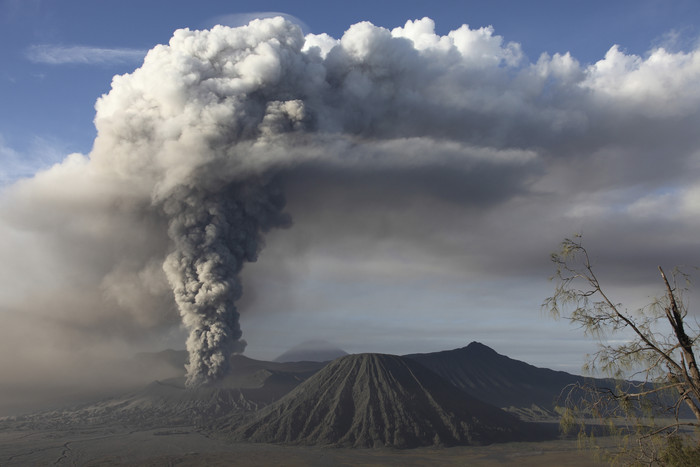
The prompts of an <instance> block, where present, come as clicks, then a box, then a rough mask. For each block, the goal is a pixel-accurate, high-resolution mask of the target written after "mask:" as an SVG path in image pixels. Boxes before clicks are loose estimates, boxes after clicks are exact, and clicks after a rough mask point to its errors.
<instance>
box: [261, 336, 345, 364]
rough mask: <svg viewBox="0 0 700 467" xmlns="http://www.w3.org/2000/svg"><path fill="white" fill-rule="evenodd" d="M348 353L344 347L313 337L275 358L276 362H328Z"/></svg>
mask: <svg viewBox="0 0 700 467" xmlns="http://www.w3.org/2000/svg"><path fill="white" fill-rule="evenodd" d="M345 355H348V353H347V352H346V351H344V350H343V349H341V348H339V347H336V346H335V345H333V344H331V343H330V342H328V341H325V340H323V339H312V340H307V341H304V342H302V343H301V344H298V345H295V346H294V347H292V348H291V349H289V350H287V351H286V352H284V353H283V354H282V355H280V356H279V357H277V358H275V360H274V361H275V362H304V361H306V362H327V361H330V360H335V359H336V358H338V357H343V356H345Z"/></svg>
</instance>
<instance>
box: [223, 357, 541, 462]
mask: <svg viewBox="0 0 700 467" xmlns="http://www.w3.org/2000/svg"><path fill="white" fill-rule="evenodd" d="M229 427H232V429H233V430H234V431H233V432H232V437H233V438H234V439H237V440H247V441H256V442H266V443H292V444H308V445H312V444H313V445H318V444H321V445H323V444H333V445H342V446H352V447H373V446H393V447H398V448H409V447H417V446H430V445H438V444H443V445H469V444H488V443H492V442H498V441H507V440H515V439H527V438H528V437H531V436H533V433H532V432H528V430H527V429H526V427H525V424H523V423H522V422H520V421H519V420H518V419H517V418H516V417H514V416H512V415H510V414H507V413H506V412H504V411H502V410H500V409H498V408H496V407H493V406H491V405H488V404H485V403H483V402H481V401H478V400H476V399H474V398H472V397H470V396H468V395H466V394H464V393H463V392H462V391H460V390H458V389H457V388H455V387H453V386H452V385H451V384H449V383H447V382H446V381H445V380H444V379H442V378H441V377H439V376H438V375H436V374H435V373H433V372H431V371H430V370H428V369H427V368H425V367H423V366H422V365H420V364H418V363H416V362H415V361H413V360H410V359H407V358H402V357H398V356H394V355H382V354H359V355H349V356H346V357H342V358H339V359H337V360H335V361H334V362H332V363H330V364H328V366H326V367H325V368H323V369H322V370H321V371H319V372H318V373H316V374H315V375H314V376H312V377H311V378H309V379H308V380H306V381H305V382H304V383H302V384H301V385H299V386H298V387H297V388H296V389H294V390H293V391H292V392H291V393H289V394H288V395H287V396H285V397H284V398H282V399H280V400H278V401H277V402H275V403H273V404H271V405H269V406H268V407H266V408H264V409H262V410H260V411H259V412H258V413H257V414H256V415H255V416H254V417H253V419H252V420H250V421H248V422H247V423H244V424H243V425H242V426H239V427H237V428H236V422H235V420H231V421H230V424H229Z"/></svg>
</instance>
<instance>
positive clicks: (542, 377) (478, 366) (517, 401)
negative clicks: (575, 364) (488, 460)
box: [405, 342, 586, 412]
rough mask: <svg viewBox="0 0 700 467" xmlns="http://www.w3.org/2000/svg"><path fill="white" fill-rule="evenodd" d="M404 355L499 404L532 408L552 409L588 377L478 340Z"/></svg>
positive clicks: (486, 399) (484, 398) (478, 395)
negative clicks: (538, 364)
mask: <svg viewBox="0 0 700 467" xmlns="http://www.w3.org/2000/svg"><path fill="white" fill-rule="evenodd" d="M405 357H407V358H410V359H411V360H414V361H416V362H418V363H421V364H422V365H424V366H426V367H428V368H430V369H431V370H433V371H434V372H435V373H437V374H439V375H440V376H442V377H443V378H445V379H446V380H447V381H449V382H450V383H452V384H453V385H455V386H456V387H458V388H460V389H462V390H464V391H465V392H467V393H468V394H470V395H472V396H474V397H476V398H477V399H480V400H482V401H484V402H488V403H489V404H493V405H495V406H496V407H514V408H525V409H530V408H532V406H533V405H535V406H537V407H539V408H541V409H544V410H545V411H549V412H551V411H552V410H553V409H554V406H555V405H556V401H557V399H558V398H559V397H560V395H561V392H562V390H563V389H564V388H565V387H566V386H567V385H569V384H573V383H577V382H578V383H583V382H584V380H586V379H585V378H584V377H582V376H576V375H572V374H569V373H566V372H563V371H554V370H550V369H547V368H538V367H536V366H533V365H530V364H528V363H525V362H521V361H519V360H514V359H512V358H509V357H506V356H505V355H501V354H499V353H497V352H496V351H494V350H493V349H491V348H490V347H487V346H485V345H483V344H481V343H479V342H472V343H471V344H469V345H468V346H466V347H463V348H460V349H455V350H446V351H442V352H434V353H426V354H411V355H405Z"/></svg>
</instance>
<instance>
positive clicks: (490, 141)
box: [0, 18, 700, 386]
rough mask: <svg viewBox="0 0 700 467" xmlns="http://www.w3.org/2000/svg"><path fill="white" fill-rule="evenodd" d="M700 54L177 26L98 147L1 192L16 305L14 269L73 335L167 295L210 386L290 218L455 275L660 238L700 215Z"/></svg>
mask: <svg viewBox="0 0 700 467" xmlns="http://www.w3.org/2000/svg"><path fill="white" fill-rule="evenodd" d="M698 57H700V51H698V50H694V51H690V52H670V51H666V50H664V49H656V50H653V51H651V52H650V53H649V55H648V56H647V57H645V58H642V57H638V56H634V55H627V54H625V53H624V52H622V51H621V50H620V48H619V47H617V46H614V47H612V48H611V49H610V50H609V52H608V53H607V55H606V56H605V57H604V58H603V59H601V60H600V61H599V62H597V63H595V64H591V65H582V64H580V63H579V62H578V61H576V59H575V58H573V57H572V56H571V55H569V54H565V55H559V54H556V55H554V56H549V55H547V54H543V55H542V56H541V57H539V59H537V60H536V61H534V62H531V61H528V59H527V58H526V57H524V56H523V54H522V52H521V50H520V46H519V45H518V44H517V43H513V42H505V41H504V40H503V38H502V37H500V36H497V35H495V34H494V31H493V30H492V29H491V28H481V29H476V30H474V29H470V28H469V27H468V26H463V27H461V28H459V29H457V30H455V31H451V32H450V33H449V34H447V35H444V36H440V35H437V34H435V32H434V24H433V22H432V20H430V19H428V18H424V19H422V20H417V21H409V22H407V23H406V25H405V26H404V27H401V28H396V29H394V30H391V31H389V30H387V29H384V28H381V27H377V26H374V25H372V24H370V23H366V22H365V23H359V24H356V25H353V26H351V27H350V28H349V29H348V31H347V32H346V33H345V34H344V35H343V37H342V38H340V39H335V38H332V37H330V36H328V35H325V34H321V35H311V34H309V35H306V36H304V35H303V33H302V31H301V30H300V28H299V27H298V26H297V25H295V24H293V23H291V22H289V21H286V20H285V19H284V18H270V19H264V20H255V21H252V22H251V23H250V24H249V25H247V26H243V27H240V28H229V27H224V26H216V27H213V28H212V29H211V30H204V31H190V30H186V29H185V30H178V31H176V32H175V33H174V35H173V37H172V39H171V40H170V43H169V44H168V45H158V46H156V47H155V48H153V49H152V50H151V51H150V52H149V53H148V54H147V56H146V58H145V60H144V63H143V65H142V66H141V67H140V68H138V69H137V70H135V71H134V72H133V73H131V74H127V75H123V76H116V77H114V80H113V82H112V88H111V91H110V92H109V93H108V94H106V95H104V96H102V97H101V98H100V99H99V100H98V102H97V104H96V116H95V125H96V127H97V131H98V135H97V138H96V140H95V143H94V147H93V149H92V151H91V153H90V154H89V155H81V154H73V155H70V156H68V157H67V158H66V160H65V161H63V162H62V163H60V164H57V165H56V166H54V167H52V168H50V169H48V170H46V171H43V172H41V173H38V174H36V175H35V176H34V177H33V178H31V179H26V180H22V181H20V182H18V183H16V184H15V185H13V186H10V187H8V188H7V189H6V190H5V192H4V193H3V197H2V216H3V220H4V222H3V224H2V226H0V228H2V229H3V232H2V233H3V235H4V236H5V238H9V239H12V240H11V241H8V242H7V243H6V244H4V245H3V246H2V247H1V248H4V249H6V251H5V252H4V253H6V255H5V257H8V258H9V257H17V258H18V259H17V260H16V261H14V262H10V263H8V264H10V266H7V267H5V268H4V269H3V270H2V271H0V274H2V276H3V277H2V278H3V280H5V282H6V283H7V284H10V285H12V284H16V285H17V286H16V287H12V286H10V287H8V288H7V289H6V290H7V292H5V293H6V294H10V295H11V296H10V297H5V298H4V302H5V303H14V304H17V303H24V304H26V303H27V300H26V297H27V296H32V295H36V290H37V288H36V287H32V286H30V285H27V284H23V283H20V281H19V279H17V277H18V274H17V273H16V272H17V271H18V270H22V268H24V269H26V270H27V273H28V274H29V273H31V274H33V276H32V277H35V278H36V279H35V280H36V281H40V282H42V284H43V287H42V288H43V289H44V290H46V292H45V294H46V297H47V298H45V299H43V301H40V300H32V301H31V302H32V303H37V305H36V306H29V308H31V313H29V314H31V315H32V316H37V317H40V318H41V317H45V316H48V315H49V314H50V316H51V319H52V320H55V322H57V323H63V326H64V327H65V328H66V329H70V330H71V331H70V333H71V334H70V335H71V336H73V335H74V334H75V333H76V332H78V331H76V329H82V330H84V333H85V334H86V335H92V336H95V335H107V336H109V337H110V338H115V339H116V338H125V339H137V336H140V338H142V339H144V340H147V338H148V336H149V335H151V334H152V333H155V332H157V331H159V330H162V329H169V328H172V326H173V324H174V323H175V322H176V320H177V312H176V311H175V309H176V308H177V310H179V314H180V318H181V323H182V325H183V326H184V327H185V328H186V331H187V333H188V335H189V337H188V338H187V349H188V351H189V354H190V363H189V366H188V368H187V377H188V384H190V385H191V386H196V385H199V384H206V383H207V382H211V381H214V380H216V378H218V377H219V376H221V375H222V374H224V373H225V372H226V371H227V360H228V357H229V355H230V354H231V353H232V352H241V351H243V349H244V347H245V341H244V340H243V339H242V336H243V334H242V330H241V326H240V323H239V317H240V316H239V311H238V309H237V303H239V304H240V303H241V301H240V299H241V296H242V294H243V289H242V280H241V275H242V274H244V271H243V269H242V268H243V267H244V264H245V263H246V262H252V261H256V259H257V257H258V253H259V252H260V251H261V248H262V246H263V240H264V236H265V234H266V233H268V232H270V231H271V230H273V229H276V228H283V227H288V226H290V223H291V217H290V214H293V215H294V218H295V222H299V220H301V225H300V226H299V227H298V229H297V230H296V233H294V234H293V235H291V234H292V233H293V232H292V231H290V232H289V234H290V235H289V236H288V237H287V238H289V240H288V242H289V243H285V240H283V238H284V236H283V235H279V236H276V237H275V238H277V239H278V240H277V242H278V243H277V245H276V246H277V250H276V251H279V250H280V249H283V250H284V249H285V247H288V248H287V249H286V251H288V252H290V253H289V254H290V255H292V253H291V252H292V250H294V249H295V248H297V249H299V250H303V249H304V248H306V249H308V248H309V244H310V243H315V242H316V243H318V242H321V243H322V242H323V241H324V238H325V239H327V238H343V237H352V236H353V235H354V236H358V237H359V238H361V239H367V240H375V239H377V238H382V237H384V238H385V237H396V238H400V239H408V240H410V241H412V242H413V243H412V245H416V244H420V245H421V248H424V249H425V250H429V249H431V248H433V249H434V250H435V255H436V256H433V260H432V261H434V258H435V257H437V258H439V259H440V261H437V263H439V264H437V265H434V266H431V268H432V269H433V270H438V269H440V268H445V269H447V270H448V272H449V273H450V274H452V272H454V271H459V270H461V269H465V268H472V269H473V268H479V270H480V271H484V273H485V274H493V275H498V274H501V273H504V271H507V274H515V275H517V274H519V273H529V272H531V269H528V268H529V266H527V265H531V264H533V261H535V262H536V261H537V260H536V258H542V259H543V262H544V263H546V258H547V254H548V252H549V251H550V250H551V249H552V248H553V246H555V245H556V243H557V242H558V241H559V240H560V239H561V235H566V234H571V232H572V230H575V229H576V228H577V226H578V225H580V224H581V222H582V221H583V220H586V222H587V225H589V226H591V225H592V226H594V227H593V228H596V229H597V228H600V231H601V232H603V233H605V232H609V233H611V234H615V235H618V236H622V237H624V236H625V232H627V233H629V232H630V231H631V230H634V231H635V232H637V233H639V232H644V233H643V234H639V235H640V237H638V238H640V240H639V242H640V244H641V245H653V244H655V243H657V242H658V238H659V236H660V235H661V233H658V228H649V226H650V225H651V224H652V223H653V222H652V220H650V219H651V218H650V217H649V216H650V213H653V212H663V215H664V216H665V218H666V219H667V220H668V222H672V223H675V225H679V226H680V227H681V228H682V229H683V231H684V232H686V231H688V232H689V231H692V230H693V229H694V228H695V227H696V225H695V224H696V222H695V221H693V220H692V219H696V218H697V214H698V213H699V212H700V209H699V206H700V203H698V201H697V199H698V193H700V185H699V184H698V182H697V180H698V179H697V177H696V176H695V175H696V174H697V172H698V167H700V164H699V163H698V161H700V157H699V156H698V152H697V148H698V147H699V146H700V141H699V140H700V136H699V135H698V132H697V131H696V129H697V127H698V123H699V122H700V117H699V110H698V109H700V105H698V104H699V103H700V90H699V88H698V86H697V81H698V79H699V78H700V65H699V64H700V60H699V59H698ZM659 154H663V155H664V157H663V158H662V159H661V158H659V156H658V155H659ZM670 185H672V186H673V189H672V190H670V189H668V187H669V186H670ZM285 198H286V200H285ZM285 206H287V207H286V208H285ZM285 209H288V210H289V213H287V212H286V211H285ZM407 212H410V213H412V214H411V215H408V214H405V213H407ZM28 213H31V215H30V214H28ZM319 213H322V214H323V215H319ZM465 214H466V215H465ZM620 219H625V221H626V225H629V226H633V227H630V228H626V227H625V228H623V227H620V224H619V223H614V222H610V221H611V220H613V221H616V222H617V221H619V220H620ZM295 229H296V227H295ZM630 229H631V230H630ZM292 230H294V229H292ZM284 233H287V232H284ZM20 234H21V235H20ZM438 235H439V236H441V241H435V240H434V238H435V237H436V236H438ZM602 237H603V235H601V238H602ZM687 238H690V237H687ZM359 243H361V245H360V246H358V248H357V249H356V250H354V251H363V252H373V254H374V253H376V255H377V256H378V257H381V254H382V252H381V251H375V249H376V250H380V249H381V248H380V247H378V246H376V245H373V244H372V242H370V241H367V242H363V241H360V242H359ZM409 243H410V242H409ZM600 243H601V245H600V246H601V249H602V251H603V252H607V253H610V250H614V251H612V253H613V256H614V255H617V256H618V257H623V258H624V257H626V258H627V259H630V258H633V259H634V258H635V256H634V255H635V254H634V252H632V251H631V249H627V250H626V249H624V248H621V249H619V250H615V248H614V247H612V246H608V245H609V244H608V243H606V242H602V241H601V242H600ZM691 243H692V242H691ZM629 244H630V245H631V243H629ZM18 245H19V246H18ZM683 245H684V250H683V251H687V248H685V247H687V245H688V244H687V242H686V243H685V244H683ZM637 247H639V248H637V251H638V250H639V249H643V247H640V245H637ZM410 248H412V246H411V247H410ZM455 248H459V249H460V250H459V251H460V252H463V253H461V254H460V255H455V254H454V253H453V252H454V251H455ZM606 248H607V250H606ZM668 249H670V250H673V251H672V252H671V253H670V256H672V257H676V256H681V255H682V251H681V249H679V248H672V247H670V246H669V247H668ZM13 251H22V252H26V254H24V255H21V258H19V256H20V255H17V254H13ZM401 251H404V250H401ZM665 253H669V252H668V251H666V252H665ZM337 254H338V255H340V256H339V257H338V258H334V260H337V263H339V264H345V263H347V261H346V259H347V256H349V255H346V256H345V257H343V256H342V255H341V254H340V253H337ZM428 256H430V255H428ZM277 257H279V256H277ZM379 263H380V262H379V261H378V264H379ZM15 264H16V265H17V266H16V267H14V265H15ZM32 264H36V265H37V267H35V268H32V267H31V265H32ZM537 264H539V263H537ZM426 265H427V266H426V268H427V267H428V266H430V261H426ZM380 266H381V267H383V268H385V269H386V270H395V269H396V266H395V264H393V263H390V262H388V263H387V265H380ZM273 267H274V268H277V267H278V266H277V265H274V266H273ZM378 267H379V266H378ZM37 271H39V272H37ZM56 271H60V272H61V273H60V274H56V273H55V272H56ZM526 271H527V272H526ZM538 272H542V274H543V275H547V273H548V271H538ZM10 291H11V293H10ZM53 291H61V292H60V293H59V292H53ZM86 291H89V292H86ZM274 293H275V291H268V294H269V295H272V294H274ZM77 296H80V297H83V298H82V300H84V301H85V303H76V302H77V301H78V300H77V299H76V298H75V297H77ZM66 297H70V299H69V298H66ZM38 303H52V306H51V307H50V309H51V313H49V312H48V311H46V310H45V309H44V307H42V306H39V305H38ZM27 307H28V305H21V306H20V305H18V306H17V307H15V308H13V309H26V308H27ZM47 308H48V307H47ZM47 332H48V331H47Z"/></svg>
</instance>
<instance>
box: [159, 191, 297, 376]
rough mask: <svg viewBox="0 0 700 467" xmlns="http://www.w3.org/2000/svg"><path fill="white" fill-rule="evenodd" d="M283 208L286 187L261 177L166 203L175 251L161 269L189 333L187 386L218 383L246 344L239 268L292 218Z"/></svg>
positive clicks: (173, 197) (193, 192)
mask: <svg viewBox="0 0 700 467" xmlns="http://www.w3.org/2000/svg"><path fill="white" fill-rule="evenodd" d="M283 207H284V198H283V197H282V195H281V193H280V192H279V191H277V190H275V189H274V188H271V187H270V186H269V185H267V184H263V183H259V182H257V181H247V182H244V183H237V184H233V185H231V186H228V187H226V188H225V189H224V190H221V191H220V192H218V193H202V192H201V190H197V189H189V190H186V192H185V193H178V195H177V196H172V197H171V198H168V199H167V200H166V201H165V203H164V210H165V212H166V214H167V215H168V216H169V218H170V226H169V228H168V233H169V235H170V238H171V239H172V240H173V244H174V248H175V249H174V251H173V252H172V253H170V254H169V255H168V257H167V258H166V260H165V264H164V265H163V268H164V270H165V272H166V274H167V276H168V280H169V281H170V284H171V286H172V288H173V292H174V294H175V302H176V303H177V306H178V308H179V310H180V315H181V316H182V322H183V324H184V325H185V326H186V327H187V329H188V330H189V332H190V335H189V338H188V339H187V350H188V352H189V355H190V359H189V363H188V364H187V384H188V385H189V386H199V385H201V384H205V383H209V382H212V381H215V380H216V379H218V378H219V377H221V376H222V375H224V374H225V373H226V371H227V369H228V366H227V365H228V358H229V356H230V355H231V354H232V353H242V352H243V350H244V349H245V345H246V343H245V341H244V340H241V339H240V337H241V334H242V333H241V329H240V325H239V322H238V321H239V313H238V311H237V310H236V306H235V302H236V301H237V300H238V299H239V298H241V294H242V288H241V282H240V279H239V274H240V272H241V269H242V268H243V263H244V262H246V261H255V260H256V259H257V256H258V252H259V251H260V249H261V248H262V243H263V241H262V234H263V233H264V232H266V231H268V230H269V229H271V228H273V227H281V226H285V225H286V224H287V223H288V222H289V218H288V216H286V215H285V214H284V213H283V212H282V209H283Z"/></svg>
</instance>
